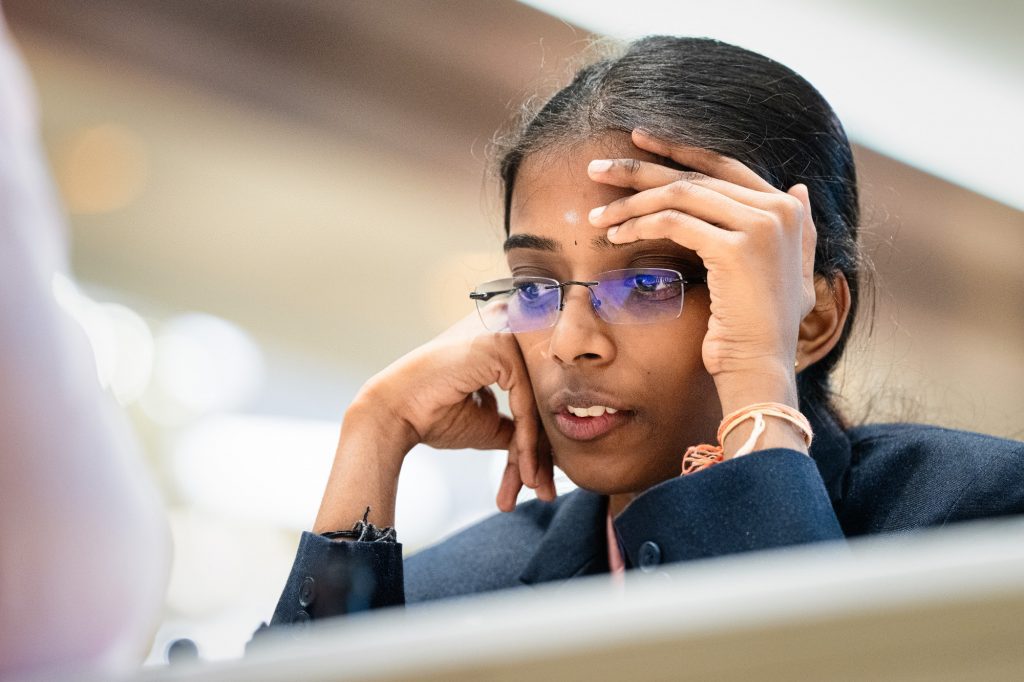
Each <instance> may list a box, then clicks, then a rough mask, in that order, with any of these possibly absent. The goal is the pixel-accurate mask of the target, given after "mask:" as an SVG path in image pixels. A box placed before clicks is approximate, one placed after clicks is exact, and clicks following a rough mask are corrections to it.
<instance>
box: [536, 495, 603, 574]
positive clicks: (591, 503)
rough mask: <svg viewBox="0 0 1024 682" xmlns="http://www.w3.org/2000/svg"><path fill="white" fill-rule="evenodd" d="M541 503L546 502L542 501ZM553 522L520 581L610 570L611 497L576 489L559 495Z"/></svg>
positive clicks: (552, 518)
mask: <svg viewBox="0 0 1024 682" xmlns="http://www.w3.org/2000/svg"><path fill="white" fill-rule="evenodd" d="M541 504H544V503H543V502H542V503H541ZM552 504H555V505H557V509H556V511H555V513H554V515H553V516H552V517H551V523H550V524H549V525H548V528H547V531H546V532H545V533H544V536H543V537H542V538H541V541H540V544H539V545H538V546H537V550H536V552H534V555H533V557H532V558H531V559H530V561H529V563H527V564H526V568H525V569H523V572H522V573H521V574H520V576H519V580H520V581H521V582H523V583H525V584H527V585H534V584H537V583H543V582H549V581H552V580H565V579H568V578H574V577H576V576H580V575H590V574H593V573H607V572H608V552H607V539H606V530H605V515H606V514H607V513H608V498H607V497H605V496H604V495H599V494H597V493H594V492H591V491H589V490H584V489H583V488H577V489H576V490H573V491H572V492H569V493H566V494H565V495H563V496H561V497H559V498H558V499H557V500H556V501H555V502H554V503H552Z"/></svg>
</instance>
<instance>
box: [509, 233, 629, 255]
mask: <svg viewBox="0 0 1024 682" xmlns="http://www.w3.org/2000/svg"><path fill="white" fill-rule="evenodd" d="M590 245H591V246H593V247H594V248H597V249H616V250H618V249H629V248H635V247H636V246H637V245H638V242H627V243H626V244H614V243H612V242H610V241H608V237H606V236H604V235H603V234H602V235H598V236H596V237H593V238H592V239H591V240H590ZM512 249H533V250H535V251H549V252H552V253H558V252H560V251H561V250H562V245H561V244H560V243H559V242H557V241H555V240H554V239H548V238H547V237H539V236H537V235H535V234H514V235H512V236H510V237H509V238H508V239H506V240H505V244H504V251H505V253H508V252H509V251H511V250H512Z"/></svg>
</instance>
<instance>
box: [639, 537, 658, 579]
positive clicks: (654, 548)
mask: <svg viewBox="0 0 1024 682" xmlns="http://www.w3.org/2000/svg"><path fill="white" fill-rule="evenodd" d="M639 563H640V570H641V571H643V572H644V573H650V572H651V571H653V570H654V567H655V566H657V565H658V564H660V563H661V547H658V543H656V542H651V541H650V540H648V541H647V542H645V543H644V544H642V545H640V556H639Z"/></svg>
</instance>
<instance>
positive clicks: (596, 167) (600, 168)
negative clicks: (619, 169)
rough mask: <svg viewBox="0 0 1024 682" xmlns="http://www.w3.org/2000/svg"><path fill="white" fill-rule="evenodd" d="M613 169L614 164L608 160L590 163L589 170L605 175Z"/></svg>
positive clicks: (597, 160)
mask: <svg viewBox="0 0 1024 682" xmlns="http://www.w3.org/2000/svg"><path fill="white" fill-rule="evenodd" d="M611 167H612V162H611V161H609V160H608V159H596V160H594V161H591V162H590V166H588V169H589V170H590V172H591V173H603V172H604V171H606V170H608V169H609V168H611Z"/></svg>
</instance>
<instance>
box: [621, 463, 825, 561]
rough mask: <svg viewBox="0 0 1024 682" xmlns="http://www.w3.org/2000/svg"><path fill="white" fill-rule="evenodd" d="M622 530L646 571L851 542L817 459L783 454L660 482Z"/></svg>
mask: <svg viewBox="0 0 1024 682" xmlns="http://www.w3.org/2000/svg"><path fill="white" fill-rule="evenodd" d="M615 528H616V530H617V531H618V534H619V537H620V539H621V540H622V543H623V547H624V549H625V551H626V554H627V556H628V558H629V561H630V563H631V565H633V566H639V567H640V568H641V569H644V568H649V567H651V566H652V565H654V564H658V563H669V562H676V561H686V560H689V559H700V558H704V557H712V556H720V555H724V554H733V553H737V552H746V551H751V550H759V549H770V548H773V547H784V546H787V545H796V544H802V543H808V542H818V541H823V540H839V539H842V538H843V537H844V536H843V532H842V529H841V528H840V526H839V521H838V519H837V518H836V514H835V512H834V510H833V508H832V504H831V502H830V501H829V497H828V493H827V492H826V490H825V485H824V483H823V482H822V479H821V475H820V474H819V473H818V468H817V465H816V464H815V463H814V460H812V459H811V458H810V457H808V456H807V455H804V454H802V453H800V452H797V451H795V450H788V449H781V448H780V449H770V450H762V451H759V452H755V453H752V454H750V455H747V456H745V457H741V458H738V459H732V460H727V461H725V462H722V463H721V464H717V465H715V466H713V467H711V468H709V469H705V470H704V471H700V472H697V473H695V474H690V475H688V476H680V477H677V478H674V479H671V480H668V481H665V482H663V483H660V484H658V485H656V486H654V487H652V488H650V489H648V490H647V491H646V492H644V493H643V494H642V495H640V496H639V497H637V498H636V499H634V500H633V501H632V502H631V503H630V504H629V505H628V506H627V507H626V509H625V510H624V511H623V512H622V513H621V514H619V515H618V517H617V518H616V519H615Z"/></svg>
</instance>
